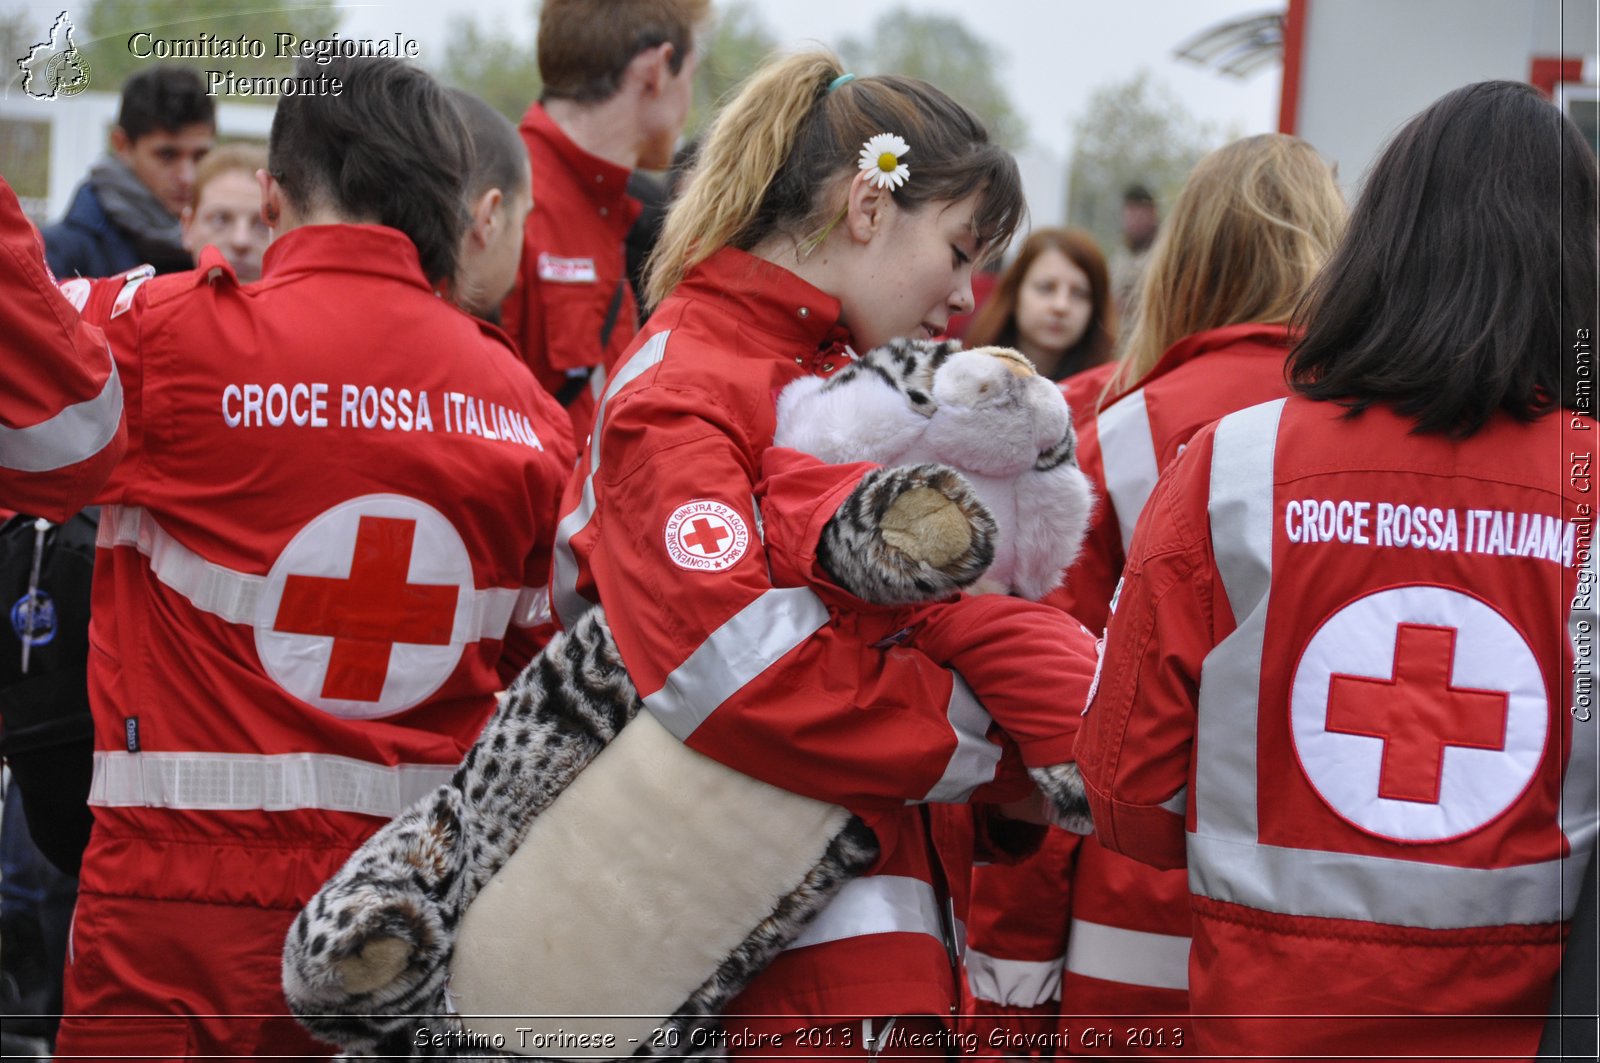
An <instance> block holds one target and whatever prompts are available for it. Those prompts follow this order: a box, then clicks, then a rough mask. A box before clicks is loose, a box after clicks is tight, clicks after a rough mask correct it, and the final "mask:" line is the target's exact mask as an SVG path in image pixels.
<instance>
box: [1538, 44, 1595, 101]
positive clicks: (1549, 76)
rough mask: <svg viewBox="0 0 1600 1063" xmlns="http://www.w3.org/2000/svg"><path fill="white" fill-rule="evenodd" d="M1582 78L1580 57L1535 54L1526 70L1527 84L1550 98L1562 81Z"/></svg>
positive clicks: (1553, 96)
mask: <svg viewBox="0 0 1600 1063" xmlns="http://www.w3.org/2000/svg"><path fill="white" fill-rule="evenodd" d="M1582 80H1583V60H1582V59H1564V58H1561V57H1559V56H1539V55H1536V56H1534V57H1533V65H1532V66H1531V67H1530V68H1529V70H1528V84H1530V85H1532V86H1533V87H1534V88H1536V89H1538V90H1539V91H1540V92H1542V93H1544V94H1545V95H1546V96H1548V97H1550V98H1552V99H1554V98H1555V94H1556V86H1557V85H1559V84H1561V83H1562V82H1564V81H1573V82H1581V81H1582Z"/></svg>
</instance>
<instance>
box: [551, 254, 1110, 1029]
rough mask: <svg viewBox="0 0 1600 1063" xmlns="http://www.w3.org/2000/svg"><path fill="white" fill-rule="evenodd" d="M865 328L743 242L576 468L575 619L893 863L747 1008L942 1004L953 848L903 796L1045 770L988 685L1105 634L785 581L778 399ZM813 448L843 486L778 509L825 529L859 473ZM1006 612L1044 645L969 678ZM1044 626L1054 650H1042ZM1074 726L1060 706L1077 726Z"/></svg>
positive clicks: (779, 966)
mask: <svg viewBox="0 0 1600 1063" xmlns="http://www.w3.org/2000/svg"><path fill="white" fill-rule="evenodd" d="M846 339H847V335H846V333H845V332H844V331H843V329H842V328H841V327H840V325H839V304H838V301H837V300H835V299H832V298H830V297H829V296H827V295H825V294H824V293H822V292H820V291H818V290H817V289H815V288H813V287H811V286H810V285H808V284H806V283H804V282H803V281H801V280H800V279H799V278H797V277H795V276H794V275H793V274H791V273H788V272H787V271H785V270H783V269H780V268H778V267H776V266H773V265H771V264H769V263H766V262H764V261H762V260H760V259H757V258H755V257H753V256H751V255H748V254H745V253H743V252H740V251H735V250H731V249H728V250H723V251H720V252H718V253H717V254H716V255H714V256H712V258H711V259H709V260H708V261H707V262H705V263H703V264H702V265H700V266H699V267H697V268H696V269H695V270H693V271H692V272H691V273H690V275H689V277H688V278H687V279H686V280H685V281H684V282H683V284H681V285H680V286H679V288H678V289H677V290H676V291H675V292H674V293H673V294H672V295H671V296H670V297H669V298H668V299H667V300H666V301H665V302H664V303H663V304H662V306H661V307H660V308H659V309H658V310H657V311H656V313H655V314H654V315H653V316H652V318H651V320H650V321H649V323H648V324H647V325H646V327H645V329H644V330H643V331H642V332H641V333H640V335H639V337H638V339H637V340H636V342H635V346H634V349H633V350H632V351H631V352H630V354H629V355H628V357H626V358H625V359H624V361H623V363H622V364H621V366H620V368H619V370H618V371H617V373H615V374H614V375H613V377H612V379H611V380H610V382H609V384H608V386H607V389H606V393H605V395H604V397H603V399H602V401H601V405H600V408H599V412H598V415H597V418H596V431H595V434H594V436H593V437H591V439H590V442H589V446H588V449H587V453H586V454H585V455H584V457H583V458H582V459H580V462H579V470H578V475H577V477H576V478H575V479H574V480H573V482H572V484H571V485H570V486H569V489H568V493H567V498H566V503H565V515H564V516H563V518H562V522H561V527H560V530H559V534H558V538H557V543H556V554H555V564H554V574H553V579H552V600H553V602H554V605H555V608H556V611H557V615H558V616H559V617H560V619H561V620H562V621H563V622H564V623H567V624H570V623H571V622H572V621H573V620H575V619H576V618H577V617H578V616H580V615H581V614H582V613H583V611H585V610H586V609H588V608H589V607H590V605H591V603H592V602H593V601H595V600H596V599H597V598H598V599H599V600H600V601H602V602H603V603H604V604H605V606H606V615H607V618H608V621H609V622H610V624H611V627H612V630H613V632H614V633H615V635H616V638H617V643H618V647H619V649H620V650H621V653H622V657H623V660H624V661H625V662H626V663H627V665H628V670H629V673H630V675H631V676H632V678H633V680H634V683H635V685H636V686H637V687H638V689H639V691H640V693H641V695H643V698H644V702H645V705H646V707H647V708H648V709H649V710H650V711H651V712H652V713H654V714H655V715H656V717H657V718H658V719H660V720H661V721H662V722H663V723H664V724H665V725H666V726H667V728H668V729H669V730H671V731H672V732H673V733H674V734H676V735H678V736H679V737H680V738H682V739H683V740H684V741H685V742H686V743H687V744H688V745H690V746H691V747H693V748H695V749H697V750H699V751H700V752H702V753H705V754H707V755H708V756H711V757H713V758H714V759H717V760H719V761H721V762H723V763H725V764H728V765H730V766H732V767H735V768H738V769H740V770H742V771H746V772H748V773H749V774H751V775H754V776H757V777H759V778H761V779H763V780H765V781H767V782H769V783H772V784H774V785H777V786H781V787H784V788H786V789H789V790H794V791H796V792H800V793H804V794H807V795H809V796H812V797H816V798H819V799H822V800H826V801H833V802H837V803H839V804H842V805H844V806H846V807H849V808H852V809H854V810H856V811H858V812H861V813H863V814H867V815H868V816H869V818H870V820H871V822H872V824H873V826H874V828H875V829H876V830H878V832H879V837H880V842H882V843H884V848H885V857H884V859H883V861H881V862H880V866H879V869H878V872H879V873H878V874H876V875H874V876H871V877H868V878H865V879H861V880H858V881H857V882H855V883H852V884H851V885H850V886H849V887H847V889H846V891H845V893H844V894H841V896H840V898H839V899H838V900H836V901H835V902H834V903H833V904H832V905H830V907H829V908H828V909H827V910H826V911H825V912H824V913H823V914H822V915H821V916H820V917H819V918H818V920H817V921H816V923H815V924H813V926H812V927H811V928H810V929H808V930H807V932H806V935H805V936H804V937H802V938H801V939H800V940H799V941H798V942H796V943H795V945H794V946H793V947H792V948H791V950H790V951H789V952H788V953H787V954H785V956H784V957H782V958H781V959H780V960H779V961H778V962H777V963H775V964H774V965H773V967H772V968H771V969H770V970H769V971H768V972H766V973H765V974H764V975H763V976H762V977H761V978H760V979H758V980H757V981H756V982H755V983H754V984H753V985H752V986H751V987H750V990H749V991H748V992H747V994H746V996H745V997H744V998H741V1000H740V1001H737V1002H736V1003H735V1008H736V1010H760V1011H763V1012H767V1013H771V1014H783V1015H794V1016H818V1015H840V1016H849V1015H856V1016H862V1015H888V1014H903V1013H909V1012H931V1013H934V1014H943V1013H946V1012H947V1010H948V1008H949V1006H950V1005H951V1004H952V1003H954V992H955V988H954V984H953V981H952V978H951V972H950V967H949V964H948V959H947V955H946V949H945V945H944V943H943V942H942V941H941V940H940V939H941V937H942V936H943V935H942V932H941V927H940V923H941V920H940V918H939V915H940V908H941V907H942V905H941V902H940V898H939V897H938V896H937V891H936V890H935V889H934V886H933V881H932V879H934V878H936V876H935V875H934V874H933V868H934V866H935V863H936V862H935V861H934V860H932V859H931V858H930V853H931V850H930V848H929V846H928V844H927V840H926V831H925V830H924V828H923V826H922V824H921V817H920V815H919V814H918V813H917V812H916V811H915V810H907V809H906V803H907V802H908V801H945V802H950V801H965V800H968V799H970V798H973V797H978V798H985V797H995V798H997V799H1004V798H1006V797H1010V796H1015V795H1017V794H1018V793H1019V792H1021V790H1025V789H1026V783H1022V780H1023V779H1024V778H1025V777H1024V776H1022V775H1021V774H1020V773H1019V772H1018V771H1017V770H1016V766H1015V765H1014V763H1013V765H1012V766H1011V767H1010V768H1009V769H1008V768H1007V766H1006V764H1007V761H1006V760H1005V759H1003V758H1002V749H1001V747H1000V746H999V745H997V744H996V743H995V741H994V740H993V738H992V737H991V736H990V733H989V732H990V725H991V720H990V716H989V713H988V712H987V711H986V710H985V706H984V705H982V704H981V703H980V702H979V700H978V699H977V698H976V697H974V696H973V693H972V690H973V688H979V689H982V688H983V687H984V686H985V685H991V686H993V687H994V688H995V689H997V690H1000V689H1003V688H1005V687H1007V686H1008V685H1009V686H1010V689H1012V690H1016V691H1019V692H1021V688H1022V687H1023V686H1024V685H1025V683H1026V681H1025V680H1021V679H1018V678H1017V676H1018V673H1021V674H1022V675H1025V676H1026V675H1029V674H1030V673H1031V674H1032V676H1033V682H1034V683H1035V685H1034V686H1033V688H1032V689H1031V690H1028V691H1026V695H1025V698H1024V700H1026V699H1027V698H1033V697H1034V695H1035V694H1036V692H1037V691H1038V690H1039V689H1046V688H1045V687H1040V686H1038V685H1037V684H1038V677H1039V676H1040V675H1057V676H1061V677H1063V678H1062V679H1061V683H1062V684H1067V683H1071V682H1074V681H1076V682H1078V683H1081V681H1082V671H1083V667H1082V666H1083V664H1084V663H1086V661H1087V656H1086V654H1087V649H1086V647H1084V648H1082V651H1081V652H1082V654H1083V656H1079V655H1078V654H1079V651H1078V650H1066V651H1064V650H1063V649H1061V648H1060V647H1064V646H1071V645H1073V642H1072V636H1071V635H1070V631H1071V630H1072V629H1073V628H1075V627H1076V625H1071V624H1070V623H1064V621H1065V618H1063V617H1052V616H1051V614H1050V611H1049V610H1046V609H1041V608H1040V607H1038V606H1035V605H1031V604H1030V603H1025V602H1021V601H1017V600H1011V599H999V600H998V604H996V603H994V602H984V601H983V600H982V599H972V600H971V601H970V603H958V607H955V608H958V609H959V610H961V611H958V612H956V613H954V614H947V615H946V616H945V617H944V621H943V622H940V621H938V620H935V619H932V618H930V619H928V620H927V621H925V622H921V623H919V625H918V626H917V636H916V641H913V642H912V643H911V644H909V645H900V644H897V643H894V642H891V643H890V644H884V636H885V635H886V634H892V633H893V631H894V630H895V626H896V625H897V624H898V623H899V621H897V620H893V619H886V617H885V616H883V615H875V614H872V613H871V612H868V611H861V610H858V609H854V608H851V609H842V608H840V607H839V606H840V603H838V602H837V601H830V592H829V591H828V590H827V588H822V589H820V590H819V589H813V588H812V587H810V586H793V585H791V586H784V585H782V583H781V582H780V581H781V579H782V578H783V576H784V566H785V565H789V566H790V571H791V572H792V571H794V570H796V569H798V570H801V571H803V570H805V569H807V568H809V567H810V566H811V565H812V564H813V560H814V558H807V557H805V556H804V553H803V551H802V553H801V556H799V557H798V559H795V558H793V557H791V556H790V555H788V554H785V553H780V552H776V551H768V550H767V549H766V546H765V544H764V542H763V526H762V524H761V522H760V517H759V515H758V513H757V511H756V509H755V501H754V497H753V496H754V494H755V492H756V490H757V485H758V483H759V482H760V481H761V479H762V475H763V470H764V459H765V458H766V456H767V453H766V452H767V451H768V449H769V448H770V447H771V442H772V433H773V429H774V426H775V418H776V411H775V397H776V395H777V393H778V391H780V390H781V389H782V387H783V385H784V384H786V383H788V382H789V381H791V380H793V379H796V378H797V377H799V376H800V375H801V374H803V373H822V374H826V373H829V372H832V371H833V370H834V369H836V368H837V367H838V366H840V365H842V364H844V362H845V360H847V359H848V357H849V354H848V352H847V350H846V349H845V347H844V341H845V340H846ZM811 466H812V468H813V475H814V476H816V477H821V478H823V480H825V481H826V484H825V485H823V486H821V487H819V484H821V483H822V481H820V480H813V482H811V483H809V484H806V485H804V486H803V487H797V488H795V489H794V494H793V495H792V496H791V497H792V498H795V499H800V498H804V499H808V500H812V503H811V504H812V506H813V508H812V509H809V510H803V509H802V508H800V507H780V508H784V509H788V510H789V514H790V515H789V517H786V518H785V519H796V520H799V521H800V522H801V524H802V525H803V526H804V530H802V531H801V532H800V533H799V534H797V535H795V536H793V537H791V536H787V535H785V536H783V537H782V538H784V539H785V541H786V542H791V543H799V544H802V545H805V544H808V543H812V542H814V536H815V534H816V533H818V532H820V530H821V525H822V524H823V523H825V521H826V519H827V517H828V515H830V514H831V512H832V508H831V507H829V506H826V505H825V503H822V502H817V501H816V500H817V499H819V498H821V497H822V496H823V495H824V494H826V493H827V492H828V491H832V492H833V493H832V494H831V495H828V497H830V498H831V499H832V506H837V504H838V501H840V500H841V499H842V498H843V497H844V494H845V493H847V492H848V490H849V489H850V487H851V486H853V483H854V480H855V479H856V478H859V476H860V475H861V473H862V471H863V470H862V467H859V466H857V467H844V468H842V469H841V468H839V467H825V466H820V465H817V464H816V463H814V462H812V463H811ZM767 471H769V472H770V471H773V470H771V469H767ZM764 490H766V491H768V492H769V493H770V492H771V490H773V484H772V483H770V482H769V483H768V484H767V485H765V488H764ZM791 582H799V581H798V580H794V579H791ZM965 610H971V611H972V612H971V613H967V612H965ZM996 610H998V611H1000V612H1011V613H1015V615H1016V617H1023V616H1029V617H1034V618H1036V620H1035V626H1034V627H1032V628H1031V629H1029V630H1032V631H1034V632H1043V634H1041V635H1040V636H1039V637H1038V638H1037V640H1036V641H1030V640H1020V641H1019V642H1018V645H1019V646H1023V645H1025V646H1026V647H1028V653H1027V654H1024V653H1017V654H1014V655H1008V654H1007V653H1006V652H1005V650H1006V648H1007V647H1008V645H1009V641H1008V640H1007V639H1004V638H1002V639H1001V640H1000V641H998V642H993V643H988V644H985V647H984V648H985V650H986V655H987V659H988V660H989V661H990V662H992V663H990V664H988V665H987V666H984V665H982V664H978V663H972V664H971V667H973V668H974V669H975V675H977V676H978V677H979V678H978V679H977V681H976V682H974V683H973V684H972V686H969V685H968V683H967V682H963V681H962V680H961V679H960V677H959V676H957V674H956V673H955V672H952V671H951V670H950V669H949V668H947V667H946V666H945V664H946V663H949V662H954V661H956V660H957V659H958V658H959V659H961V665H962V666H967V665H968V664H969V662H968V661H967V660H966V659H965V658H964V657H963V655H964V654H966V653H967V651H970V650H972V649H974V648H976V647H977V646H979V645H980V644H983V639H984V638H985V634H984V633H985V632H988V631H991V630H993V629H992V628H991V627H990V625H991V624H992V623H996V622H997V621H996V620H995V614H994V613H993V612H992V611H996ZM951 615H953V616H954V617H956V619H955V620H954V621H951V620H950V616H951ZM1041 617H1043V618H1044V619H1037V618H1041ZM1038 625H1047V626H1045V627H1040V626H1038ZM1002 626H1003V625H1002ZM1064 632H1065V633H1066V634H1063V633H1064ZM1019 639H1020V636H1019ZM1051 646H1054V647H1057V648H1056V649H1055V650H1054V651H1052V650H1051V649H1050V647H1051ZM913 647H920V648H913ZM1034 648H1037V649H1038V652H1041V653H1044V654H1047V655H1050V654H1052V652H1053V654H1054V657H1055V662H1054V663H1052V664H1049V665H1036V664H1034V663H1032V661H1031V657H1030V655H1031V654H1032V653H1033V652H1034ZM1063 653H1065V656H1063ZM986 655H985V654H972V655H971V656H972V657H973V658H974V659H975V660H976V659H978V658H983V657H985V656H986ZM985 668H987V671H985V670H984V669H985ZM1072 676H1076V677H1077V678H1076V680H1073V679H1072V678H1071V677H1072ZM1047 682H1055V680H1047ZM1053 708H1054V709H1056V710H1059V709H1060V706H1055V707H1053ZM1057 719H1058V720H1060V716H1059V715H1058V716H1057ZM1072 726H1073V724H1072V723H1071V721H1070V719H1067V720H1061V721H1060V723H1059V725H1058V726H1057V728H1056V735H1057V740H1058V743H1059V737H1060V736H1062V735H1064V734H1065V733H1066V732H1067V731H1069V730H1070V728H1071V727H1072ZM1062 748H1064V747H1063V746H1061V745H1059V744H1058V745H1057V746H1056V747H1055V748H1054V749H1053V750H1046V749H1044V747H1041V751H1040V755H1041V756H1044V755H1046V754H1047V753H1053V754H1056V755H1059V753H1060V751H1061V749H1062ZM1019 783H1021V789H1019ZM957 848H959V846H957ZM957 862H959V860H958V861H957ZM967 862H968V863H970V861H967ZM965 874H966V871H965V867H964V866H963V868H962V870H961V871H960V875H961V877H962V880H963V881H962V885H963V886H964V876H965ZM950 877H951V878H952V879H954V878H955V877H956V876H955V875H951V876H950ZM752 1001H754V1002H756V1003H755V1004H752Z"/></svg>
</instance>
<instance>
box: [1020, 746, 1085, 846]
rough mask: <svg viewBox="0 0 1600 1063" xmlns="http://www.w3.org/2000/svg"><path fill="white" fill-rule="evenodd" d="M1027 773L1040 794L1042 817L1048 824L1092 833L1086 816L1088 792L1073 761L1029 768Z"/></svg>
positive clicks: (1082, 832) (1063, 828)
mask: <svg viewBox="0 0 1600 1063" xmlns="http://www.w3.org/2000/svg"><path fill="white" fill-rule="evenodd" d="M1028 774H1029V775H1031V776H1033V781H1034V783H1035V784H1037V785H1038V787H1039V789H1040V791H1041V792H1043V794H1044V803H1045V817H1046V818H1047V819H1049V820H1050V822H1051V824H1052V825H1054V826H1057V827H1060V828H1061V829H1062V830H1068V831H1071V832H1072V833H1074V834H1093V833H1094V820H1093V819H1092V818H1090V816H1089V794H1088V791H1087V790H1086V789H1085V787H1084V784H1083V774H1082V773H1081V772H1080V771H1078V765H1077V764H1076V763H1075V762H1073V761H1070V760H1069V761H1067V762H1066V763H1064V764H1049V765H1046V766H1045V767H1042V768H1029V769H1028Z"/></svg>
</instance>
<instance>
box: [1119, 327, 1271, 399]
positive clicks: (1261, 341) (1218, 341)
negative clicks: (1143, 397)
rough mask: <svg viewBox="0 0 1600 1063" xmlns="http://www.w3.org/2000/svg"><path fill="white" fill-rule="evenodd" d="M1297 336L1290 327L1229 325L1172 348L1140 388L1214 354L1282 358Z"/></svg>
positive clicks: (1190, 337)
mask: <svg viewBox="0 0 1600 1063" xmlns="http://www.w3.org/2000/svg"><path fill="white" fill-rule="evenodd" d="M1295 338H1296V337H1295V336H1294V335H1293V334H1292V333H1291V332H1290V331H1289V327H1288V326H1287V325H1262V324H1258V323H1255V322H1247V323H1246V324H1243V325H1225V326H1223V327H1222V328H1214V329H1206V330H1205V331H1204V332H1196V333H1195V334H1194V335H1192V336H1185V337H1184V338H1183V339H1181V340H1179V341H1178V342H1177V343H1174V344H1173V345H1172V346H1171V347H1168V348H1167V349H1166V351H1165V352H1163V353H1162V355H1161V360H1160V361H1158V362H1157V363H1156V364H1155V367H1154V368H1152V369H1151V370H1150V372H1149V373H1148V374H1146V375H1145V378H1144V379H1143V380H1141V381H1139V383H1138V384H1137V385H1135V386H1136V387H1144V386H1145V385H1146V384H1148V383H1150V381H1152V380H1154V379H1155V378H1156V377H1158V376H1164V375H1166V374H1167V373H1170V372H1172V371H1173V370H1174V369H1176V368H1178V366H1180V365H1184V364H1185V363H1187V362H1192V361H1194V360H1195V359H1196V358H1199V357H1201V356H1202V355H1205V354H1210V353H1211V352H1212V351H1220V350H1229V351H1233V352H1235V353H1238V354H1263V355H1268V356H1271V357H1273V358H1278V359H1280V360H1281V359H1282V358H1284V357H1285V356H1287V355H1288V353H1289V348H1290V347H1291V346H1293V345H1294V340H1295Z"/></svg>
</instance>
